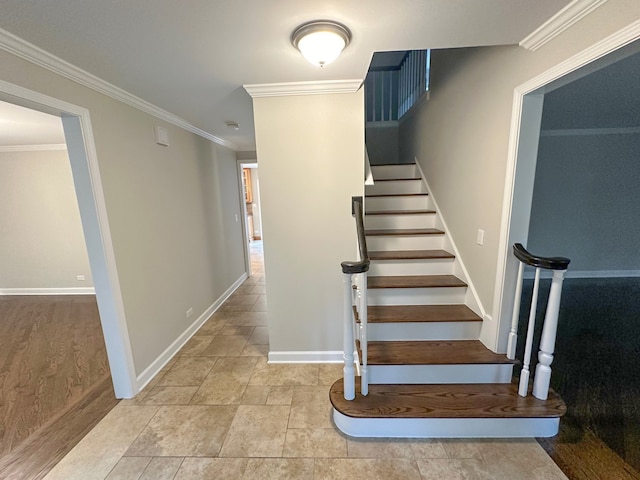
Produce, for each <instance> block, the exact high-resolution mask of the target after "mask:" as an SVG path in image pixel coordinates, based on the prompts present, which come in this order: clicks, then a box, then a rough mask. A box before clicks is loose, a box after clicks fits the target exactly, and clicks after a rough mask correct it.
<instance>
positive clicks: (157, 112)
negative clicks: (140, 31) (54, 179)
mask: <svg viewBox="0 0 640 480" xmlns="http://www.w3.org/2000/svg"><path fill="white" fill-rule="evenodd" d="M0 49H2V50H4V51H6V52H9V53H11V54H12V55H15V56H17V57H19V58H22V59H24V60H27V61H29V62H31V63H33V64H35V65H38V66H40V67H42V68H45V69H47V70H49V71H51V72H54V73H56V74H58V75H61V76H63V77H65V78H68V79H69V80H73V81H74V82H76V83H79V84H80V85H84V86H85V87H89V88H90V89H92V90H95V91H96V92H99V93H102V94H104V95H107V96H108V97H111V98H113V99H115V100H118V101H119V102H122V103H125V104H127V105H129V106H131V107H133V108H137V109H138V110H141V111H143V112H145V113H148V114H149V115H153V116H154V117H156V118H159V119H161V120H164V121H165V122H168V123H170V124H172V125H175V126H176V127H180V128H183V129H184V130H187V131H189V132H192V133H195V134H196V135H199V136H201V137H203V138H206V139H207V140H211V141H212V142H214V143H217V144H218V145H222V146H224V147H227V148H230V149H231V150H235V151H238V150H239V149H240V148H239V147H238V146H237V145H236V144H234V143H231V142H229V141H227V140H223V139H222V138H219V137H216V136H215V135H212V134H210V133H208V132H205V131H204V130H202V129H200V128H198V127H196V126H194V125H192V124H190V123H189V122H187V121H186V120H185V119H183V118H181V117H178V116H177V115H174V114H173V113H170V112H168V111H166V110H163V109H162V108H160V107H158V106H156V105H154V104H152V103H150V102H147V101H146V100H143V99H141V98H140V97H137V96H135V95H133V94H131V93H129V92H127V91H126V90H123V89H122V88H120V87H116V86H115V85H113V84H111V83H109V82H107V81H105V80H102V79H101V78H98V77H96V76H95V75H93V74H91V73H89V72H86V71H85V70H82V69H81V68H79V67H76V66H75V65H72V64H71V63H69V62H67V61H66V60H63V59H61V58H59V57H56V56H55V55H53V54H51V53H49V52H47V51H45V50H43V49H41V48H40V47H37V46H35V45H33V44H31V43H29V42H27V41H26V40H23V39H22V38H20V37H18V36H16V35H14V34H12V33H10V32H7V31H6V30H3V29H1V28H0Z"/></svg>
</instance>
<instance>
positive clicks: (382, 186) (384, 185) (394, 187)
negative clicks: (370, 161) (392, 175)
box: [364, 179, 426, 195]
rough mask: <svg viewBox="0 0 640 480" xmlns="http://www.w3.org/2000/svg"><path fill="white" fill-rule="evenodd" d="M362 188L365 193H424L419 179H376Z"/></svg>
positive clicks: (423, 187) (424, 190)
mask: <svg viewBox="0 0 640 480" xmlns="http://www.w3.org/2000/svg"><path fill="white" fill-rule="evenodd" d="M364 190H365V193H366V194H367V195H384V194H408V193H426V189H425V186H424V184H423V183H422V180H421V179H415V180H385V181H382V182H380V181H378V182H375V183H374V184H373V185H366V186H365V188H364Z"/></svg>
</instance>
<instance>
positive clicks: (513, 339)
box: [507, 262, 524, 360]
mask: <svg viewBox="0 0 640 480" xmlns="http://www.w3.org/2000/svg"><path fill="white" fill-rule="evenodd" d="M518 263H519V264H520V266H519V267H518V278H517V280H516V294H515V298H514V300H513V316H512V317H511V330H510V331H509V342H508V344H507V358H508V359H509V360H513V359H514V358H516V345H517V343H518V320H520V299H521V298H522V277H523V275H524V263H522V262H518Z"/></svg>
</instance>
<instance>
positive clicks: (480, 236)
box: [476, 230, 484, 245]
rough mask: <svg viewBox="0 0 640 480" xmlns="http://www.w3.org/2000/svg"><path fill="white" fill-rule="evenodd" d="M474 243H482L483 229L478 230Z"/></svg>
mask: <svg viewBox="0 0 640 480" xmlns="http://www.w3.org/2000/svg"><path fill="white" fill-rule="evenodd" d="M476 243H477V244H478V245H484V230H478V236H477V237H476Z"/></svg>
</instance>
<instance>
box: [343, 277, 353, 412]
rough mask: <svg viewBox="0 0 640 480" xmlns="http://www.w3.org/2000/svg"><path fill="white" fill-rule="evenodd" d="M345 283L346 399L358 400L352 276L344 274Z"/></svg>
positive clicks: (344, 342) (344, 343)
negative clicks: (354, 355) (354, 354)
mask: <svg viewBox="0 0 640 480" xmlns="http://www.w3.org/2000/svg"><path fill="white" fill-rule="evenodd" d="M342 280H343V283H344V325H343V326H344V328H343V350H344V353H343V357H344V369H343V372H344V398H345V400H353V399H354V398H356V388H355V385H356V376H355V367H354V358H353V351H354V345H355V341H354V335H353V324H354V318H353V287H352V283H351V275H350V274H348V273H344V274H342Z"/></svg>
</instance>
